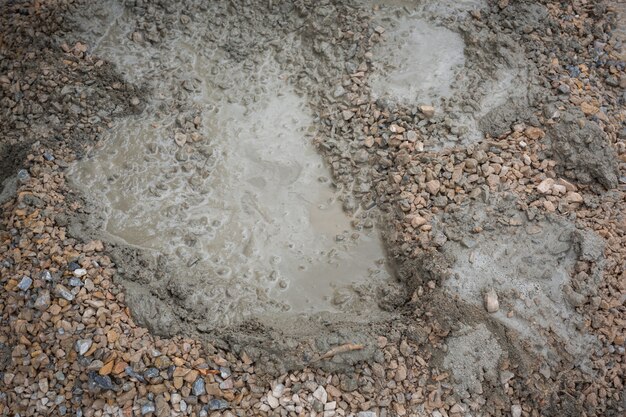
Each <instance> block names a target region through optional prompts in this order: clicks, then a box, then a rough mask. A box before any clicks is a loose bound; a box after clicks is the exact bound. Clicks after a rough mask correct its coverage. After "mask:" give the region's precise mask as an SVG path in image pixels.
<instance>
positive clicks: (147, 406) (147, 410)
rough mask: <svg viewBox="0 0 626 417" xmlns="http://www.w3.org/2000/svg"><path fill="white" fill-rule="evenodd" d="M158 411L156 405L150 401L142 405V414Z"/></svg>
mask: <svg viewBox="0 0 626 417" xmlns="http://www.w3.org/2000/svg"><path fill="white" fill-rule="evenodd" d="M155 411H156V407H155V406H154V403H152V402H148V403H145V404H144V405H142V406H141V415H142V416H145V415H146V414H150V413H154V412H155Z"/></svg>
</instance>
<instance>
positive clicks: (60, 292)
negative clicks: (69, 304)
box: [55, 284, 74, 301]
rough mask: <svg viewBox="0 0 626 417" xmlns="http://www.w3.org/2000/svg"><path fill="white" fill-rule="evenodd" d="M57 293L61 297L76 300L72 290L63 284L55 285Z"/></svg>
mask: <svg viewBox="0 0 626 417" xmlns="http://www.w3.org/2000/svg"><path fill="white" fill-rule="evenodd" d="M55 293H56V294H57V295H58V296H59V297H61V298H64V299H65V300H67V301H73V300H74V294H72V293H71V292H70V290H68V289H67V288H65V287H64V286H63V285H61V284H57V286H56V287H55Z"/></svg>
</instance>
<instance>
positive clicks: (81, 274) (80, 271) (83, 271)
mask: <svg viewBox="0 0 626 417" xmlns="http://www.w3.org/2000/svg"><path fill="white" fill-rule="evenodd" d="M72 273H73V274H74V276H75V277H77V278H80V277H84V276H85V275H87V270H86V269H83V268H77V269H75V270H74V271H72Z"/></svg>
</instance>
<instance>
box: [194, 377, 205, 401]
mask: <svg viewBox="0 0 626 417" xmlns="http://www.w3.org/2000/svg"><path fill="white" fill-rule="evenodd" d="M192 392H193V395H195V396H196V397H199V396H201V395H204V394H205V393H206V389H205V386H204V378H202V377H200V378H198V379H196V382H194V383H193V387H192Z"/></svg>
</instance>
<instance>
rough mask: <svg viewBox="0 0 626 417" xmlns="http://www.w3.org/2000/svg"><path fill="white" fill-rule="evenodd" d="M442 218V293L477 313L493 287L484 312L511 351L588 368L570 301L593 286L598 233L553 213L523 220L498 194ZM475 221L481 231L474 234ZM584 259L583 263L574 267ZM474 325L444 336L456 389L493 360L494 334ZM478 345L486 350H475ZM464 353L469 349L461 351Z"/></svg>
mask: <svg viewBox="0 0 626 417" xmlns="http://www.w3.org/2000/svg"><path fill="white" fill-rule="evenodd" d="M445 217H446V219H445V224H446V225H445V227H443V229H442V230H444V233H445V234H446V235H447V237H448V240H447V242H446V243H445V245H444V247H443V253H444V255H445V256H446V257H447V258H448V259H449V260H450V262H451V264H450V274H449V276H448V278H447V279H445V280H444V282H443V284H444V285H443V286H444V289H445V291H446V292H448V293H449V294H451V295H452V296H454V297H459V298H460V299H462V300H464V301H465V302H466V303H468V304H469V305H472V306H474V307H475V308H476V309H477V310H482V311H485V308H486V307H485V296H486V293H487V292H489V291H493V292H495V294H496V297H497V300H498V303H499V309H498V311H496V312H493V313H485V316H487V317H489V319H488V320H489V321H494V322H497V323H498V324H499V325H502V326H504V328H505V329H507V332H509V334H511V335H514V340H518V341H519V342H518V343H519V345H518V348H519V349H524V350H526V351H527V352H529V353H531V354H532V355H533V356H537V357H540V358H542V359H541V360H542V361H543V362H544V363H545V364H547V365H549V367H557V366H558V363H559V361H560V360H562V358H563V356H566V357H568V359H569V360H570V361H572V362H573V363H574V364H575V365H576V366H577V367H579V368H580V369H582V370H583V371H585V372H588V373H590V372H592V371H591V366H590V352H591V351H592V350H593V349H594V348H597V347H598V346H599V343H598V341H597V340H596V339H595V338H594V337H593V336H591V335H589V334H588V333H587V332H586V331H585V323H584V322H583V317H582V315H581V314H580V313H578V312H577V311H576V307H578V306H581V305H583V304H584V303H586V302H587V300H588V299H589V297H592V296H593V295H595V294H596V292H597V285H598V282H599V281H600V279H601V275H600V271H601V270H602V265H603V262H604V257H603V251H604V243H603V241H602V239H601V238H600V237H599V236H597V235H596V234H595V233H592V232H587V231H585V232H583V231H580V230H577V229H576V227H575V226H574V225H573V224H572V223H570V222H568V221H566V220H564V219H560V218H557V217H555V216H548V217H543V216H540V217H541V218H536V219H532V220H531V219H529V218H528V216H527V215H526V214H525V213H523V212H521V211H518V210H516V209H515V207H514V203H513V200H511V201H508V202H507V201H506V199H503V200H500V201H498V202H495V203H492V204H491V205H489V206H487V205H485V204H483V203H474V204H471V205H468V206H465V207H463V208H460V209H459V210H457V211H455V212H454V213H452V214H448V215H446V216H445ZM498 223H500V225H498ZM476 227H480V228H482V229H483V230H484V231H483V232H481V233H480V234H476V233H475V232H473V231H472V230H475V229H474V228H476ZM585 263H588V265H589V266H590V268H588V269H585V271H578V272H577V271H576V270H577V268H578V269H580V265H581V264H585ZM481 326H482V325H479V324H473V325H471V326H465V327H463V328H462V329H459V330H458V331H456V332H454V333H453V335H452V337H451V340H450V342H449V349H450V350H449V353H448V354H447V355H446V358H445V360H444V365H445V366H447V367H450V368H452V369H453V370H454V371H455V374H458V375H461V377H459V378H458V381H457V383H458V387H459V388H460V389H461V390H469V391H470V392H479V391H476V389H477V388H478V386H477V385H476V381H479V380H482V378H483V377H485V375H484V374H483V373H484V372H487V373H488V374H489V373H491V374H493V371H494V369H495V368H494V366H495V365H496V364H497V363H498V361H499V360H500V355H501V352H500V353H497V352H498V351H500V349H501V348H500V342H498V341H497V340H496V339H494V337H495V333H492V331H490V330H489V329H487V328H485V327H484V326H482V327H481ZM490 338H491V339H493V340H492V341H489V340H490ZM484 349H487V351H489V352H491V354H482V353H479V352H482V351H483V350H484ZM466 351H473V352H477V353H473V354H472V355H469V356H467V354H466V353H467V352H466ZM549 367H548V368H547V369H549ZM488 369H491V371H487V370H488ZM544 372H549V371H544ZM491 377H493V375H491ZM496 385H499V384H496Z"/></svg>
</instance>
